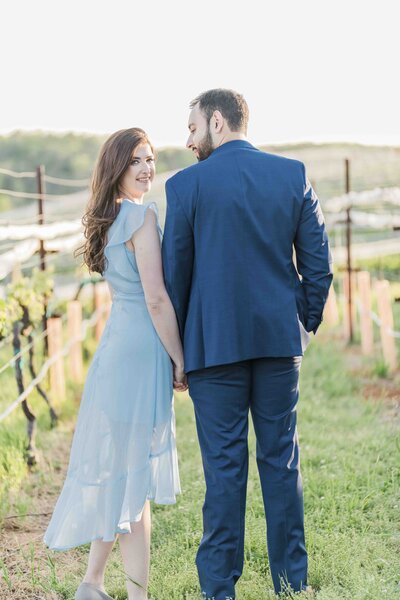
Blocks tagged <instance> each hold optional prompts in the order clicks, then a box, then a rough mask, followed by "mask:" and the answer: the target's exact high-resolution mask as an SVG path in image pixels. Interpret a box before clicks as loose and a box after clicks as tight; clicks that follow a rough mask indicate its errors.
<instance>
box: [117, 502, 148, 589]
mask: <svg viewBox="0 0 400 600" xmlns="http://www.w3.org/2000/svg"><path fill="white" fill-rule="evenodd" d="M131 530H132V531H131V533H121V534H120V535H119V546H120V548H121V554H122V561H123V563H124V568H125V574H126V576H127V584H126V587H127V590H128V600H147V586H148V582H149V567H150V534H151V516H150V502H149V501H148V500H147V502H146V504H145V505H144V509H143V514H142V518H141V520H140V521H138V522H137V523H131ZM132 580H133V581H132ZM133 582H136V584H135V583H133ZM137 584H139V585H137Z"/></svg>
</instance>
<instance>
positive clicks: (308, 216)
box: [162, 140, 332, 372]
mask: <svg viewBox="0 0 400 600" xmlns="http://www.w3.org/2000/svg"><path fill="white" fill-rule="evenodd" d="M166 193H167V214H166V221H165V229H164V238H163V245H162V253H163V267H164V276H165V281H166V287H167V290H168V293H169V295H170V298H171V300H172V303H173V305H174V308H175V312H176V315H177V319H178V324H179V329H180V333H181V336H182V341H183V346H184V355H185V371H186V372H189V371H192V370H196V369H202V368H205V367H210V366H215V365H220V364H228V363H233V362H238V361H241V360H247V359H252V358H261V357H274V356H275V357H283V356H298V355H301V354H302V353H303V351H302V342H301V333H302V332H301V327H302V325H304V326H305V329H306V330H307V331H313V332H314V333H315V332H316V330H317V328H318V326H319V324H320V322H321V320H322V311H323V308H324V304H325V301H326V298H327V295H328V290H329V286H330V284H331V281H332V265H331V257H330V251H329V244H328V239H327V235H326V230H325V224H324V219H323V215H322V212H321V208H320V204H319V201H318V198H317V197H316V195H315V193H314V191H313V189H312V188H311V186H310V185H309V183H308V180H307V178H306V173H305V168H304V165H303V163H301V162H299V161H297V160H290V159H287V158H282V157H279V156H275V155H272V154H267V153H265V152H261V151H260V150H258V149H257V148H255V147H254V146H253V145H251V144H250V143H249V142H247V141H243V140H234V141H231V142H227V143H225V144H223V145H222V146H219V147H218V148H217V149H216V150H214V152H213V153H212V154H211V155H210V156H209V157H208V158H207V159H206V160H204V161H202V162H199V163H198V164H195V165H192V166H190V167H188V168H187V169H184V170H183V171H180V172H179V173H177V174H176V175H174V176H173V177H171V178H170V179H169V180H168V181H167V183H166ZM293 248H294V250H295V259H296V262H297V269H296V267H295V264H294V255H293ZM298 273H300V275H301V277H299V274H298ZM303 333H304V332H303Z"/></svg>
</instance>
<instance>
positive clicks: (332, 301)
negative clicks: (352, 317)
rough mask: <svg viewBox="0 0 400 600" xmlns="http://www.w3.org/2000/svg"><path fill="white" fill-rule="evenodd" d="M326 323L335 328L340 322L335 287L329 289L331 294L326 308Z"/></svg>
mask: <svg viewBox="0 0 400 600" xmlns="http://www.w3.org/2000/svg"><path fill="white" fill-rule="evenodd" d="M324 322H325V323H326V324H327V325H329V326H330V327H334V326H335V325H337V324H338V322H339V311H338V306H337V301H336V292H335V288H334V287H333V285H331V287H330V288H329V294H328V298H327V301H326V304H325V308H324Z"/></svg>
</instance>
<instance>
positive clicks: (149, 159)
mask: <svg viewBox="0 0 400 600" xmlns="http://www.w3.org/2000/svg"><path fill="white" fill-rule="evenodd" d="M147 162H151V163H153V162H155V161H154V158H148V159H147Z"/></svg>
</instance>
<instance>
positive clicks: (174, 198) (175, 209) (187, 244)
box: [162, 180, 194, 340]
mask: <svg viewBox="0 0 400 600" xmlns="http://www.w3.org/2000/svg"><path fill="white" fill-rule="evenodd" d="M166 194H167V214H166V218H165V227H164V237H163V243H162V259H163V269H164V278H165V285H166V288H167V291H168V294H169V297H170V298H171V302H172V304H173V306H174V309H175V313H176V317H177V320H178V326H179V332H180V335H181V338H182V340H183V334H184V329H185V322H186V316H187V309H188V304H189V296H190V287H191V282H192V271H193V259H194V243H193V229H192V226H191V224H190V223H189V221H188V218H187V216H186V214H185V213H184V211H183V208H182V205H181V202H180V199H179V197H178V194H177V192H176V190H175V188H174V186H173V184H172V182H171V180H169V181H167V183H166Z"/></svg>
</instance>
